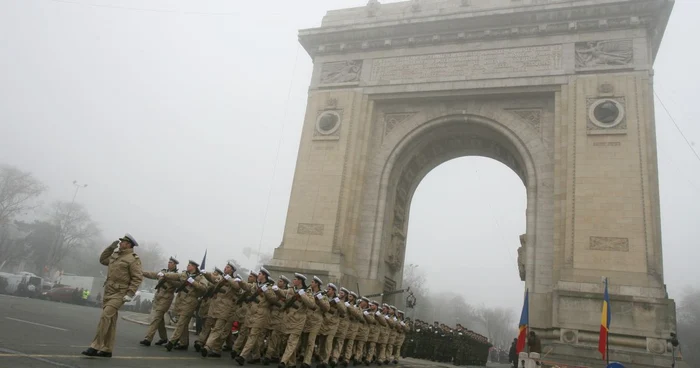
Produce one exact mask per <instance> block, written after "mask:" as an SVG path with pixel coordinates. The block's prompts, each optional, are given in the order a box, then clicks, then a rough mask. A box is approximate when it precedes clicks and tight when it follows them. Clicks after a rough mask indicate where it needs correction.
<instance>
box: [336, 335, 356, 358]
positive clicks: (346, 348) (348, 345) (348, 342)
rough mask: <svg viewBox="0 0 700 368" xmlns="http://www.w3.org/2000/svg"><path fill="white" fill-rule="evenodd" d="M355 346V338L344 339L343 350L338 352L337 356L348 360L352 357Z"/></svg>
mask: <svg viewBox="0 0 700 368" xmlns="http://www.w3.org/2000/svg"><path fill="white" fill-rule="evenodd" d="M354 347H355V339H345V342H344V343H343V350H341V352H340V353H339V358H338V359H340V357H342V358H343V360H345V361H349V360H350V358H352V354H353V353H354V352H355V350H353V348H354Z"/></svg>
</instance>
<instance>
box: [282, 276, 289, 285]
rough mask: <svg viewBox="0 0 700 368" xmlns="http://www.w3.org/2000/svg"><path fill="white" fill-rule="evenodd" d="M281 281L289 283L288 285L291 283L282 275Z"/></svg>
mask: <svg viewBox="0 0 700 368" xmlns="http://www.w3.org/2000/svg"><path fill="white" fill-rule="evenodd" d="M280 280H282V281H284V282H286V283H288V284H289V283H290V282H291V281H289V279H288V278H287V276H285V275H280Z"/></svg>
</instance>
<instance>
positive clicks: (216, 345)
mask: <svg viewBox="0 0 700 368" xmlns="http://www.w3.org/2000/svg"><path fill="white" fill-rule="evenodd" d="M234 272H236V266H234V265H233V263H231V262H229V263H227V264H226V266H225V267H224V270H223V271H222V272H221V274H219V275H216V276H214V275H210V276H209V277H207V276H206V275H205V277H207V280H210V281H211V283H212V285H214V288H213V289H212V291H211V293H212V295H213V296H212V302H211V303H212V304H211V306H210V307H209V319H211V322H212V328H211V331H210V332H209V335H208V336H207V338H206V340H203V341H202V344H203V346H202V348H201V354H202V357H205V358H206V357H207V356H210V357H214V358H220V357H221V347H222V346H223V344H224V340H225V339H226V337H228V334H229V333H230V332H231V325H232V324H233V321H234V319H233V317H234V314H235V312H236V301H237V300H238V296H239V295H240V294H239V293H238V291H239V290H240V287H239V286H238V284H237V283H236V281H234V280H238V281H241V279H239V278H235V277H233V275H234ZM195 349H196V348H195Z"/></svg>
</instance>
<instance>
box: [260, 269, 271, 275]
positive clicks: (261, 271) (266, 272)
mask: <svg viewBox="0 0 700 368" xmlns="http://www.w3.org/2000/svg"><path fill="white" fill-rule="evenodd" d="M260 273H264V274H265V275H267V277H270V276H272V275H270V271H268V270H267V269H265V267H260Z"/></svg>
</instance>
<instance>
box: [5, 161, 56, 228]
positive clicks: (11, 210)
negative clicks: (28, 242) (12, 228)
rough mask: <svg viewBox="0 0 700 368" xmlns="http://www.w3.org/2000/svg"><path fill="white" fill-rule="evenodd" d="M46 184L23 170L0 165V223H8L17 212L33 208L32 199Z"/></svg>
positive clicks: (20, 212) (34, 205)
mask: <svg viewBox="0 0 700 368" xmlns="http://www.w3.org/2000/svg"><path fill="white" fill-rule="evenodd" d="M44 190H46V186H44V184H42V183H41V182H40V181H39V180H37V179H36V178H34V176H33V175H32V174H31V173H29V172H25V171H21V170H19V169H17V168H15V167H12V166H8V165H0V225H4V224H7V223H9V222H10V221H11V220H12V219H13V218H15V216H17V215H18V214H22V213H26V212H27V211H30V210H32V209H34V208H35V207H36V206H37V205H38V204H36V203H32V199H34V198H36V197H38V196H39V195H41V193H43V192H44Z"/></svg>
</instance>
